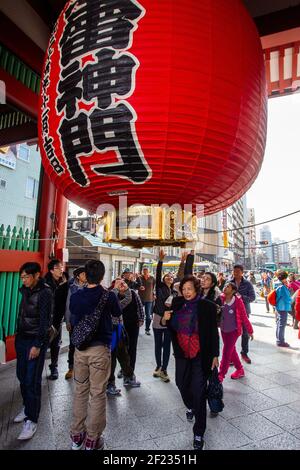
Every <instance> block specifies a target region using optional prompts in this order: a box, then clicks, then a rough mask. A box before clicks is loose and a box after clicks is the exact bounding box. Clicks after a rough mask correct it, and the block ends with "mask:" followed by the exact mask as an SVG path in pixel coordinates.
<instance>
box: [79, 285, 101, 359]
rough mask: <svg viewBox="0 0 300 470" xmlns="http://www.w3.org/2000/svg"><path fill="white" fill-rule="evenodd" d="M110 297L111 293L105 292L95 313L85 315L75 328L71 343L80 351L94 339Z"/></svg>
mask: <svg viewBox="0 0 300 470" xmlns="http://www.w3.org/2000/svg"><path fill="white" fill-rule="evenodd" d="M108 296H109V291H105V292H104V293H103V295H102V296H101V299H100V302H99V304H98V305H97V307H96V309H95V311H94V312H93V313H91V314H89V315H85V316H84V317H83V318H82V319H81V320H80V321H79V322H78V323H77V325H75V326H74V328H73V332H72V335H71V341H72V343H73V344H74V346H75V348H77V349H79V351H83V350H84V349H86V348H87V347H88V346H89V343H90V342H91V341H92V339H93V338H94V336H95V333H96V331H97V329H98V326H99V322H100V318H101V316H102V313H103V310H104V307H105V305H106V302H107V300H108Z"/></svg>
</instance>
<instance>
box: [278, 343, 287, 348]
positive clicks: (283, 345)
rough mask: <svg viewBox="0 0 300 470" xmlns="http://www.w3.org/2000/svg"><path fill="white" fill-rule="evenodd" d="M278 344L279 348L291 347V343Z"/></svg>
mask: <svg viewBox="0 0 300 470" xmlns="http://www.w3.org/2000/svg"><path fill="white" fill-rule="evenodd" d="M277 346H279V348H289V347H290V345H289V343H277Z"/></svg>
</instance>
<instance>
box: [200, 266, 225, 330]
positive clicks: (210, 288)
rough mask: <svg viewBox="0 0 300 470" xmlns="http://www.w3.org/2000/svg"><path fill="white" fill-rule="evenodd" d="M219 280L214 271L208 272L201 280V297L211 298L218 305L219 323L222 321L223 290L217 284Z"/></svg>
mask: <svg viewBox="0 0 300 470" xmlns="http://www.w3.org/2000/svg"><path fill="white" fill-rule="evenodd" d="M217 284H218V280H217V277H216V275H215V274H214V273H211V272H206V273H205V274H203V276H202V278H201V280H200V297H201V299H206V300H210V301H211V302H213V303H215V304H216V305H217V323H218V326H220V322H221V307H222V301H221V297H220V295H221V291H220V289H219V288H218V286H217Z"/></svg>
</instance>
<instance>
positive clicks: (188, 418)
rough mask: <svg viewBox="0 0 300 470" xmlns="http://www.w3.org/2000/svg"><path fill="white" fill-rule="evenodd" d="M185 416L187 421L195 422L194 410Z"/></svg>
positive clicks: (188, 411)
mask: <svg viewBox="0 0 300 470" xmlns="http://www.w3.org/2000/svg"><path fill="white" fill-rule="evenodd" d="M185 416H186V419H187V420H188V421H190V422H191V421H193V419H194V413H193V410H186V412H185Z"/></svg>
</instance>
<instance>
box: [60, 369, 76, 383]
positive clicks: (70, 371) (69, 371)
mask: <svg viewBox="0 0 300 470" xmlns="http://www.w3.org/2000/svg"><path fill="white" fill-rule="evenodd" d="M57 377H58V374H57ZM72 377H73V369H69V370H68V372H67V373H66V375H65V379H66V380H69V379H71V378H72Z"/></svg>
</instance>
